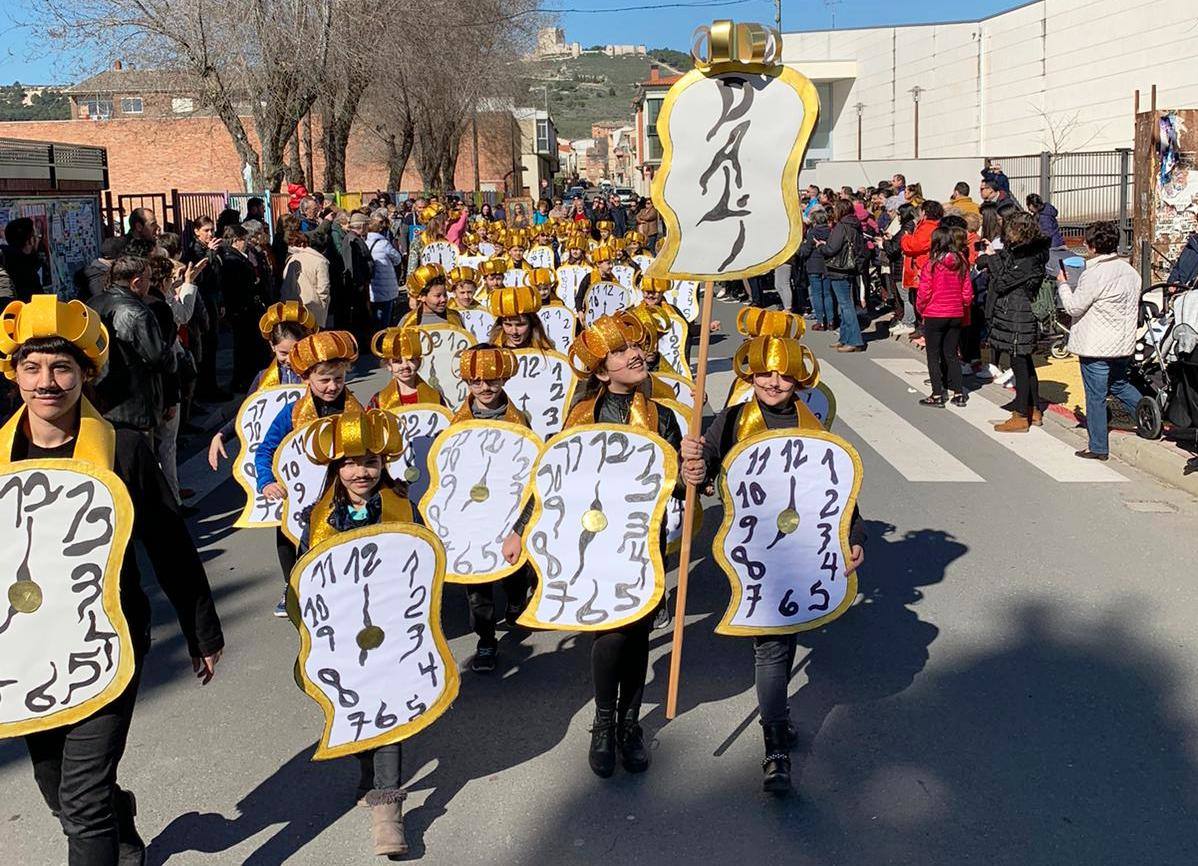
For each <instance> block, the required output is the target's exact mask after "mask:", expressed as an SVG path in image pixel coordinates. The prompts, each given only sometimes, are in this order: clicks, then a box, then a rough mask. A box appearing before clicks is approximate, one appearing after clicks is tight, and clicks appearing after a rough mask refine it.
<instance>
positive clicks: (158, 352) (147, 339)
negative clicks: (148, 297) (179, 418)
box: [88, 284, 170, 431]
mask: <svg viewBox="0 0 1198 866" xmlns="http://www.w3.org/2000/svg"><path fill="white" fill-rule="evenodd" d="M88 305H89V306H90V307H91V308H92V309H93V310H95V311H96V312H97V313H98V314H99V315H100V319H101V320H102V321H103V322H104V325H105V327H107V328H108V338H109V340H110V341H111V348H110V349H109V352H108V367H107V368H106V370H105V372H104V373H103V374H102V377H101V378H100V380H99V381H98V382H97V383H96V398H97V407H96V408H98V409H99V410H100V412H102V413H103V415H104V417H105V418H107V419H108V421H109V422H110V423H111V424H112V425H113V426H115V427H131V428H133V429H134V430H142V431H147V430H153V429H154V428H155V427H157V426H158V422H159V421H160V420H161V418H162V405H163V404H162V374H163V373H164V372H166V371H167V365H168V363H169V360H170V358H169V353H170V349H169V347H168V346H167V344H166V342H165V341H164V340H163V339H162V330H161V327H160V326H159V324H158V321H157V320H156V319H155V318H154V313H153V312H152V311H151V310H150V308H149V306H147V305H146V302H145V301H143V300H142V299H141V298H139V297H137V296H136V295H134V294H133V293H132V292H131V291H129V287H128V286H125V285H120V284H114V285H111V286H109V287H108V288H107V289H105V290H104V291H103V292H101V293H100V294H98V295H96V296H95V297H94V298H91V299H90V300H89V301H88Z"/></svg>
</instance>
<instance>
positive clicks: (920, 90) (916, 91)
mask: <svg viewBox="0 0 1198 866" xmlns="http://www.w3.org/2000/svg"><path fill="white" fill-rule="evenodd" d="M923 91H924V88H922V87H920V86H919V85H918V84H917V85H915V86H914V87H912V88H911V89H910V90H908V91H907V92H908V93H910V94H911V99H912V100H913V101H914V103H915V158H916V159H919V95H920V94H921V93H923Z"/></svg>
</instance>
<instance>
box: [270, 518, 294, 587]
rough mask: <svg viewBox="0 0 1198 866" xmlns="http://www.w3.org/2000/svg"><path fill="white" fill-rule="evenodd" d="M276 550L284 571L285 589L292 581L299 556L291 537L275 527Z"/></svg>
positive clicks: (280, 566) (280, 565)
mask: <svg viewBox="0 0 1198 866" xmlns="http://www.w3.org/2000/svg"><path fill="white" fill-rule="evenodd" d="M275 552H276V553H277V554H278V556H279V568H280V569H281V570H282V572H283V589H286V588H287V585H288V584H289V583H290V582H291V570H292V569H293V568H295V561H296V560H297V559H298V558H299V557H298V556H297V551H296V549H295V545H294V544H292V543H291V539H290V538H288V537H287V536H286V535H284V534H283V530H282V529H279V528H278V527H275Z"/></svg>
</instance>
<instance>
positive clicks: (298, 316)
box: [258, 301, 319, 340]
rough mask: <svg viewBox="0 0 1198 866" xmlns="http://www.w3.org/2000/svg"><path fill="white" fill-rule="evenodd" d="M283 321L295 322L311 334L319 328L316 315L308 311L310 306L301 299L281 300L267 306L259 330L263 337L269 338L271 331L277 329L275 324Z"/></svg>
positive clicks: (260, 320) (259, 322) (259, 323)
mask: <svg viewBox="0 0 1198 866" xmlns="http://www.w3.org/2000/svg"><path fill="white" fill-rule="evenodd" d="M283 322H294V323H295V324H297V325H299V326H300V327H301V328H303V329H304V330H305V331H307V332H308V333H309V334H314V333H316V331H318V330H319V327H318V326H317V324H316V317H315V316H313V315H312V313H311V312H309V311H308V308H307V307H305V306H304V305H303V303H301V302H300V301H280V302H278V303H275V304H271V305H270V306H269V307H267V308H266V312H265V313H263V314H262V318H261V319H259V320H258V330H259V331H260V332H261V333H262V339H263V340H269V339H270V334H271V331H273V330H274V329H275V325H281V324H282V323H283Z"/></svg>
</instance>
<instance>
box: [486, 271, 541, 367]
mask: <svg viewBox="0 0 1198 866" xmlns="http://www.w3.org/2000/svg"><path fill="white" fill-rule="evenodd" d="M487 304H488V306H489V307H490V308H491V315H492V316H494V317H495V324H494V326H493V327H492V328H491V339H490V342H491V343H492V344H494V345H496V346H500V347H502V348H505V349H542V350H545V349H552V348H553V341H552V340H550V339H549V335H548V334H546V333H545V326H544V325H543V324H542V323H541V319H540V317H539V316H538V315H537V310H539V309H541V296H540V294H539V293H538V292H537V290H536V289H534V288H533V287H532V286H529V285H527V284H526V285H522V286H502V287H500V288H498V289H496V290H495V291H493V292H491V294H490V296H489V297H488V298H487ZM509 378H510V377H509Z"/></svg>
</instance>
